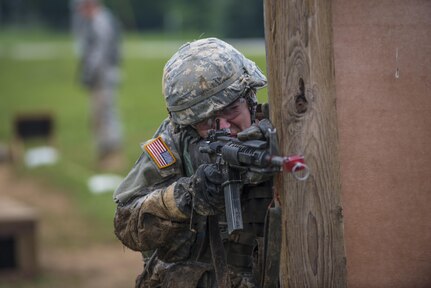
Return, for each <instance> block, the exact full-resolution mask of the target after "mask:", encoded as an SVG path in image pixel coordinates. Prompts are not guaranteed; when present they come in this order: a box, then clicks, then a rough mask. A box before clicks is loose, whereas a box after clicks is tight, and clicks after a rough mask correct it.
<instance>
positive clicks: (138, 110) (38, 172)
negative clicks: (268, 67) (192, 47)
mask: <svg viewBox="0 0 431 288" xmlns="http://www.w3.org/2000/svg"><path fill="white" fill-rule="evenodd" d="M150 38H151V39H149V37H144V36H140V35H136V34H134V35H130V36H128V35H126V37H125V39H124V40H125V41H124V45H123V46H124V49H123V50H124V53H123V54H124V63H123V71H122V73H123V77H124V78H123V81H122V85H121V87H120V90H119V98H118V108H119V112H120V115H121V119H122V123H123V128H124V134H125V153H126V157H127V162H128V167H131V166H132V165H133V163H134V161H135V160H136V159H137V157H139V154H140V147H139V143H141V142H142V141H144V140H146V139H148V138H150V137H151V135H152V134H153V132H154V131H155V129H156V128H157V127H158V125H159V123H160V122H161V121H162V120H163V119H164V118H165V117H166V116H167V114H166V109H165V106H164V101H163V98H162V94H161V77H162V69H163V66H164V64H165V62H166V61H167V60H168V58H169V57H170V55H172V53H173V52H174V51H175V50H176V48H177V47H178V46H179V45H180V43H181V42H185V41H190V40H192V39H185V40H184V41H181V40H180V41H179V40H176V41H175V42H172V41H169V42H166V37H154V36H152V37H150ZM244 47H245V48H246V49H245V50H247V49H249V50H248V51H249V53H247V51H245V50H242V49H241V48H240V47H238V48H239V49H240V50H242V51H244V53H245V54H246V55H248V56H249V57H250V58H251V59H252V60H253V61H255V62H256V63H257V64H258V65H259V66H260V67H261V68H262V69H265V55H264V50H263V49H261V50H259V48H257V49H251V47H250V46H249V45H247V44H245V45H244ZM265 93H266V91H262V92H260V94H259V98H260V99H266V96H265ZM88 104H89V103H88V96H87V93H86V91H85V90H83V89H82V88H81V87H80V86H79V84H78V82H77V81H76V58H75V56H74V53H73V43H72V40H71V38H70V36H69V35H62V34H50V33H46V32H43V33H36V34H34V33H22V32H20V33H14V32H0V143H10V142H11V140H12V137H13V134H12V132H13V131H12V120H13V118H14V116H15V115H16V114H17V113H32V112H38V111H48V112H50V113H52V114H53V115H54V117H55V125H56V129H55V143H56V147H57V149H58V150H59V153H60V157H61V160H60V161H59V162H58V163H57V164H55V165H54V166H47V167H43V168H35V169H30V168H26V167H24V166H23V165H18V166H17V168H16V172H17V173H19V174H20V175H21V176H22V177H33V178H36V179H37V180H38V181H41V182H44V183H49V185H53V186H55V187H59V188H62V189H61V190H64V191H68V192H67V193H70V194H71V195H73V197H72V198H73V199H74V200H75V201H77V203H78V206H79V207H81V209H82V213H83V214H84V215H86V216H88V217H89V219H91V220H92V221H100V226H101V229H100V231H99V232H100V233H101V235H100V236H101V237H109V238H111V239H112V238H113V234H112V217H113V213H114V204H113V202H112V196H111V193H107V194H103V195H94V194H91V193H90V192H89V191H88V189H87V184H86V183H87V180H88V178H89V177H90V176H91V175H93V174H95V173H96V172H97V171H96V170H95V169H94V166H95V165H94V153H93V152H94V151H93V146H92V135H91V131H90V129H89V128H90V127H89V111H88V110H89V109H88V108H89V107H88ZM127 171H128V168H127V169H125V171H123V172H122V174H123V175H125V174H126V173H127Z"/></svg>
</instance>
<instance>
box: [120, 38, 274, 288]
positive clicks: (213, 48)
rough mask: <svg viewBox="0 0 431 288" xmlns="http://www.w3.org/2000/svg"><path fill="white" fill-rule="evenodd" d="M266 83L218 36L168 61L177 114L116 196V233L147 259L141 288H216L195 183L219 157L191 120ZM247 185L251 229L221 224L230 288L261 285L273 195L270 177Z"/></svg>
mask: <svg viewBox="0 0 431 288" xmlns="http://www.w3.org/2000/svg"><path fill="white" fill-rule="evenodd" d="M264 85H266V78H265V76H264V75H263V74H262V73H261V72H260V70H259V69H258V68H257V66H256V65H255V64H254V63H253V62H251V61H250V60H248V59H246V58H245V57H244V56H243V55H242V54H241V53H240V52H238V51H237V50H235V49H234V48H233V47H232V46H230V45H229V44H227V43H225V42H223V41H221V40H218V39H215V38H209V39H201V40H198V41H195V42H192V43H188V44H186V45H184V46H182V47H181V48H180V50H179V51H178V52H177V53H176V54H175V55H174V56H173V57H172V58H171V59H170V60H169V61H168V63H167V64H166V66H165V69H164V76H163V88H164V96H165V99H166V102H167V106H168V110H169V111H170V118H169V119H166V120H165V121H164V122H163V123H162V124H161V126H160V127H159V129H158V130H157V132H156V133H155V134H154V137H153V139H151V140H149V141H147V142H145V143H144V144H143V145H142V148H143V150H144V152H143V153H142V155H141V157H140V158H139V159H138V161H137V162H136V163H135V166H134V167H133V169H132V170H131V171H130V172H129V174H128V176H127V177H126V178H125V179H124V181H123V182H122V184H121V185H120V186H119V187H118V189H117V191H116V192H115V194H114V200H115V201H116V203H117V205H118V206H117V210H116V215H115V220H114V224H115V233H116V235H117V237H118V238H119V239H120V240H121V241H122V242H123V244H124V245H126V246H127V247H129V248H130V249H132V250H135V251H141V252H143V255H144V257H145V258H146V259H145V265H144V272H143V273H142V274H141V275H140V276H139V277H138V278H137V282H136V287H216V282H215V276H214V271H213V266H212V262H211V251H210V247H209V244H208V230H207V229H208V227H207V226H208V225H207V223H208V222H207V217H206V216H202V215H200V214H198V213H196V211H199V207H196V206H198V205H199V203H196V202H195V201H194V198H193V196H192V195H194V194H193V191H192V190H193V185H192V183H191V182H190V179H191V177H193V175H194V173H195V171H196V169H197V168H198V167H199V166H200V165H201V164H203V163H210V162H211V160H212V159H209V156H208V155H207V154H203V153H200V152H199V147H200V145H201V144H202V143H203V139H202V138H201V137H200V136H199V135H198V133H197V132H196V131H195V130H194V129H193V128H192V127H191V126H190V125H191V124H193V123H196V122H198V121H200V120H202V119H205V118H207V117H211V116H212V114H213V113H214V112H215V111H217V110H220V109H223V108H224V107H226V106H227V105H228V104H230V103H232V102H234V101H235V100H236V99H238V97H242V96H244V93H245V91H247V90H250V89H252V90H255V89H258V88H260V87H263V86H264ZM252 95H254V94H252ZM254 97H255V96H254ZM196 99H198V100H196ZM254 101H255V99H252V101H251V102H254ZM153 148H158V149H159V150H157V151H154V150H153ZM247 183H248V184H247V185H245V187H244V189H243V192H242V196H241V201H242V210H243V215H244V218H243V219H244V230H242V231H240V232H236V233H232V234H231V235H228V234H227V232H226V225H225V221H223V220H224V219H223V218H222V219H220V225H219V229H220V233H221V236H222V239H223V244H224V248H225V251H226V256H227V263H228V265H229V273H230V281H231V284H230V287H259V285H258V284H256V283H257V282H256V280H255V276H256V275H254V274H255V273H258V266H259V265H257V261H258V260H257V257H255V256H256V255H257V254H259V243H261V242H262V236H263V222H264V218H265V213H266V207H268V205H269V203H270V202H271V200H272V193H271V189H269V187H268V182H267V181H262V180H259V181H253V179H252V178H249V179H248V181H247ZM220 217H224V215H220Z"/></svg>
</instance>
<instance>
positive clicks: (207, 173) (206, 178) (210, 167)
mask: <svg viewBox="0 0 431 288" xmlns="http://www.w3.org/2000/svg"><path fill="white" fill-rule="evenodd" d="M222 183H223V175H222V173H221V172H220V171H219V169H218V167H217V165H215V164H202V165H201V166H199V168H198V169H197V170H196V172H195V174H194V176H193V189H192V196H193V208H194V210H195V211H196V212H197V213H198V214H200V215H203V216H209V215H217V214H220V213H223V211H224V195H223V189H222V187H221V184H222Z"/></svg>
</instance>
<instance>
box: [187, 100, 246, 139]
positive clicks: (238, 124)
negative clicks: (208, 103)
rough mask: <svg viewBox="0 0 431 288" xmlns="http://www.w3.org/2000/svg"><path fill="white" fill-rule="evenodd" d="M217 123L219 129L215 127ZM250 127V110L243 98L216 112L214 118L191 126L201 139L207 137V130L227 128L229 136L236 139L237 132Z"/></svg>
mask: <svg viewBox="0 0 431 288" xmlns="http://www.w3.org/2000/svg"><path fill="white" fill-rule="evenodd" d="M217 122H218V125H219V127H216V126H217ZM250 126H251V115H250V110H249V109H248V105H247V101H246V100H245V99H244V98H239V99H238V100H236V101H235V102H234V103H232V104H230V105H229V106H227V107H226V108H224V109H223V110H221V111H218V112H217V113H216V116H214V117H211V118H208V119H206V120H204V121H201V122H199V123H197V124H195V125H193V127H194V128H195V129H196V131H197V132H198V133H199V135H200V136H201V137H202V138H206V137H207V136H208V130H210V129H216V128H219V129H224V128H229V129H230V132H231V136H233V137H236V135H237V134H238V132H241V131H242V130H244V129H246V128H248V127H250Z"/></svg>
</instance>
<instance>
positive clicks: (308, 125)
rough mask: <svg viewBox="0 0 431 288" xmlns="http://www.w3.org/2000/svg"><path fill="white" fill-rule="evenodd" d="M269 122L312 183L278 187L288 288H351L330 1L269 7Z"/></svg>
mask: <svg viewBox="0 0 431 288" xmlns="http://www.w3.org/2000/svg"><path fill="white" fill-rule="evenodd" d="M264 10H265V39H266V48H267V63H268V67H267V71H268V80H269V85H268V93H269V104H270V110H271V111H270V112H271V113H270V115H271V120H272V121H273V123H274V125H275V127H276V128H277V132H278V137H279V144H280V151H281V152H282V153H283V154H284V155H289V154H303V155H304V156H305V159H306V162H307V164H308V166H309V167H310V169H311V174H310V177H309V178H308V179H307V180H306V181H304V182H298V181H297V180H295V179H294V178H293V177H292V175H291V174H288V173H284V174H283V175H281V176H280V177H278V178H277V179H276V183H275V185H276V189H277V191H278V193H279V194H280V205H281V207H282V209H283V213H282V252H281V263H282V264H281V268H280V269H281V278H280V281H281V284H282V287H289V288H290V287H301V288H302V287H318V288H321V287H346V259H345V252H344V241H343V216H342V206H341V201H340V192H341V191H340V190H341V188H340V176H339V159H338V132H337V116H336V97H335V79H334V75H335V73H334V61H333V47H332V20H331V1H330V0H320V1H318V0H309V1H300V0H286V1H281V0H265V1H264Z"/></svg>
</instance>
